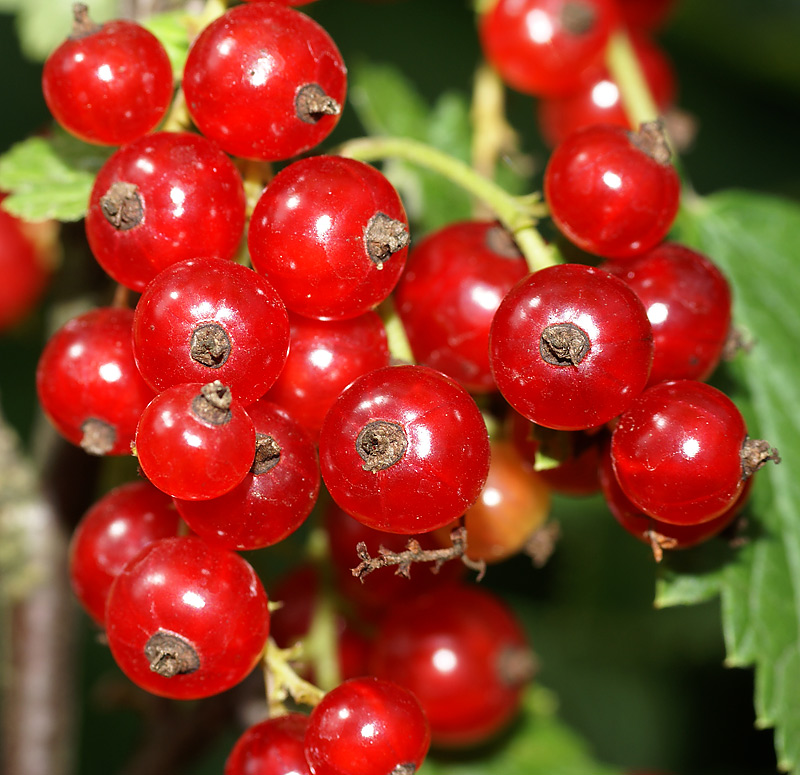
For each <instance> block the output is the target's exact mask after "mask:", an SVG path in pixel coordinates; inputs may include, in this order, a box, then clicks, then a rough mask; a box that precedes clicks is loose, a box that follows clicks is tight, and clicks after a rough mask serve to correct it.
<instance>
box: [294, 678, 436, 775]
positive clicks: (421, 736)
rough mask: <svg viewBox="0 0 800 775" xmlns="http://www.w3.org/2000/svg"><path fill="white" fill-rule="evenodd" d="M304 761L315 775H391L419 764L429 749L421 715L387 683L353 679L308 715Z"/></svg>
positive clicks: (408, 694) (417, 706) (409, 699)
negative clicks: (406, 766) (399, 768)
mask: <svg viewBox="0 0 800 775" xmlns="http://www.w3.org/2000/svg"><path fill="white" fill-rule="evenodd" d="M305 745H306V759H307V760H308V763H309V765H310V766H311V772H313V773H314V775H391V773H393V772H396V771H399V770H398V769H397V768H398V767H399V766H401V765H413V767H414V769H409V770H408V771H409V772H414V771H415V770H416V769H418V768H419V766H420V765H421V764H422V760H423V759H424V758H425V755H426V754H427V752H428V746H429V745H430V730H429V729H428V722H427V720H426V719H425V714H424V713H423V712H422V708H420V704H419V702H417V700H416V698H415V697H414V695H413V694H411V692H409V691H408V690H407V689H404V688H403V687H402V686H398V685H397V684H396V683H394V682H392V681H386V680H379V679H378V678H371V677H370V678H353V679H351V680H349V681H345V682H344V683H342V684H340V685H339V686H337V687H336V688H335V689H332V690H331V691H329V692H328V693H327V694H326V695H325V696H324V697H323V698H322V702H320V703H319V705H317V707H316V708H314V710H313V711H312V712H311V716H310V718H309V720H308V730H307V731H306V741H305Z"/></svg>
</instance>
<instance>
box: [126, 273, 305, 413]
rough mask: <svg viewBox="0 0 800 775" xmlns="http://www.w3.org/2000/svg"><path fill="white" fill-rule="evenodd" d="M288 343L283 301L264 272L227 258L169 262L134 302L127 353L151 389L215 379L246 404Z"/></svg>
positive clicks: (278, 364)
mask: <svg viewBox="0 0 800 775" xmlns="http://www.w3.org/2000/svg"><path fill="white" fill-rule="evenodd" d="M288 350H289V318H288V316H287V314H286V307H285V306H284V303H283V301H282V300H281V298H280V297H279V296H278V294H277V292H276V291H275V289H274V288H273V287H272V286H271V285H270V284H269V282H268V281H267V280H266V279H265V278H264V277H262V276H261V275H259V274H257V273H256V272H254V271H253V270H252V269H248V268H247V267H244V266H241V265H240V264H235V263H233V262H232V261H223V260H222V259H217V258H206V259H196V260H188V261H181V262H180V263H177V264H173V265H172V266H170V267H168V268H167V269H165V270H164V271H163V272H161V273H160V274H159V275H158V276H157V277H156V278H155V279H154V280H153V281H152V282H151V283H150V284H149V285H148V286H147V289H146V290H145V292H144V293H143V294H142V297H141V298H140V299H139V302H138V303H137V305H136V313H135V315H134V319H133V355H134V357H135V358H136V365H137V366H138V367H139V371H140V372H141V374H142V377H144V379H145V381H146V382H147V383H148V384H149V385H150V386H151V387H152V388H153V389H154V390H156V391H159V390H164V389H166V388H168V387H171V386H172V385H176V384H178V383H181V382H210V381H212V380H215V379H218V380H219V381H220V382H222V383H223V384H225V385H227V386H228V387H229V388H230V390H231V393H232V394H233V396H234V398H236V399H237V400H238V401H239V402H240V403H241V404H243V405H247V404H250V403H252V402H253V401H255V400H256V399H257V398H260V397H261V396H263V395H264V393H265V392H266V391H267V390H268V389H269V387H271V385H272V384H273V383H274V382H275V380H276V379H277V377H278V374H279V373H280V371H281V369H282V368H283V364H284V362H285V361H286V354H287V352H288Z"/></svg>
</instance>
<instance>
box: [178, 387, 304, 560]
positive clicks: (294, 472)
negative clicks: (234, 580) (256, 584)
mask: <svg viewBox="0 0 800 775" xmlns="http://www.w3.org/2000/svg"><path fill="white" fill-rule="evenodd" d="M247 414H248V415H249V417H250V419H251V420H252V421H253V426H254V427H255V431H256V442H255V460H253V463H252V467H251V468H250V470H249V471H248V472H247V474H246V475H245V477H244V479H243V480H242V481H241V483H239V484H238V485H236V487H234V488H233V489H232V490H231V491H230V492H227V493H225V494H224V495H221V496H219V497H218V498H211V499H203V500H182V499H178V498H176V499H175V505H176V506H177V508H178V511H179V512H180V514H181V516H182V517H183V518H184V520H185V521H186V524H187V525H189V527H190V528H191V529H192V530H193V531H194V532H195V533H197V534H198V535H199V536H200V537H201V538H203V539H205V540H206V541H208V542H209V543H210V544H215V545H218V546H223V547H225V548H227V549H237V550H240V551H244V550H248V549H261V548H263V547H265V546H272V545H273V544H276V543H278V542H279V541H282V540H283V539H284V538H286V536H288V535H289V534H290V533H293V532H294V531H295V530H297V528H298V527H300V525H301V524H302V523H303V522H304V521H305V519H306V517H307V516H308V515H309V514H310V513H311V509H312V508H313V507H314V503H315V502H316V500H317V494H318V492H319V484H320V476H319V464H318V463H317V450H316V448H315V446H314V442H313V441H311V438H310V437H309V436H308V435H307V434H306V433H305V432H304V431H303V429H302V428H300V427H299V426H298V424H297V423H296V422H295V421H294V420H293V419H292V418H291V417H290V416H289V415H288V414H287V413H286V412H285V411H284V410H283V409H281V408H280V407H278V406H276V405H275V404H271V403H269V402H267V401H256V402H255V403H252V404H250V405H249V406H248V407H247Z"/></svg>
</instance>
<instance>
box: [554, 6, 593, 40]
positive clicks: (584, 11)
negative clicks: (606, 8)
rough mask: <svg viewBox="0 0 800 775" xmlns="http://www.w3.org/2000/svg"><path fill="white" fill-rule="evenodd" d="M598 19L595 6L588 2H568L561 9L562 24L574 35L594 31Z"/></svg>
mask: <svg viewBox="0 0 800 775" xmlns="http://www.w3.org/2000/svg"><path fill="white" fill-rule="evenodd" d="M596 21H597V14H596V13H595V10H594V8H592V6H591V5H587V4H586V3H581V2H575V3H566V4H565V5H564V9H563V10H562V11H561V25H562V26H563V27H564V29H565V30H566V31H567V32H569V33H570V34H572V35H586V33H587V32H591V31H592V29H593V28H594V25H595V22H596Z"/></svg>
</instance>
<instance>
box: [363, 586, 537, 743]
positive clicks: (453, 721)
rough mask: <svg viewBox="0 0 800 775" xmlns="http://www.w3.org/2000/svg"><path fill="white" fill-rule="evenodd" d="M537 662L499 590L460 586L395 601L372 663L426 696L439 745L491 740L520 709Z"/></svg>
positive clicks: (425, 704) (420, 697)
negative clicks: (488, 590)
mask: <svg viewBox="0 0 800 775" xmlns="http://www.w3.org/2000/svg"><path fill="white" fill-rule="evenodd" d="M532 667H533V665H532V661H531V655H530V650H529V647H528V644H527V641H526V638H525V635H524V633H523V631H522V628H521V627H520V625H519V623H518V622H517V620H516V617H515V616H514V615H513V614H512V612H511V611H510V610H509V609H508V608H507V607H506V606H505V605H504V604H503V603H502V601H501V600H499V599H498V598H497V597H495V596H494V595H492V594H491V593H489V592H487V591H484V590H483V589H478V588H477V587H474V586H466V585H458V586H456V585H453V586H445V587H441V588H438V589H436V590H434V591H432V592H430V593H428V594H426V595H421V596H419V597H417V598H414V599H412V600H409V601H407V602H404V603H400V604H398V605H394V606H392V607H391V608H390V609H389V610H388V611H387V612H386V616H385V617H384V620H383V623H382V624H381V627H380V629H379V631H378V635H377V638H376V640H375V646H374V649H373V660H372V668H373V671H374V673H375V675H377V676H379V677H384V678H386V677H388V676H390V675H391V676H392V680H393V681H397V683H399V684H401V685H402V686H405V687H406V688H407V689H409V690H410V691H411V692H412V693H413V694H414V695H415V696H416V697H417V699H418V700H419V702H420V705H422V709H423V710H424V711H425V715H426V716H427V717H428V721H429V722H430V725H431V741H432V742H433V744H434V745H439V746H448V747H460V748H464V747H469V746H473V745H478V744H480V743H482V742H485V741H487V740H488V739H490V738H491V737H493V736H494V735H495V734H497V733H498V732H499V731H500V730H501V729H503V728H504V727H505V726H506V725H507V724H508V723H509V722H510V721H511V719H512V718H513V717H514V715H515V714H516V712H517V710H518V708H519V704H520V700H521V697H522V690H523V688H524V686H525V685H526V683H527V682H528V680H529V679H530V677H531V671H532Z"/></svg>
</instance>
